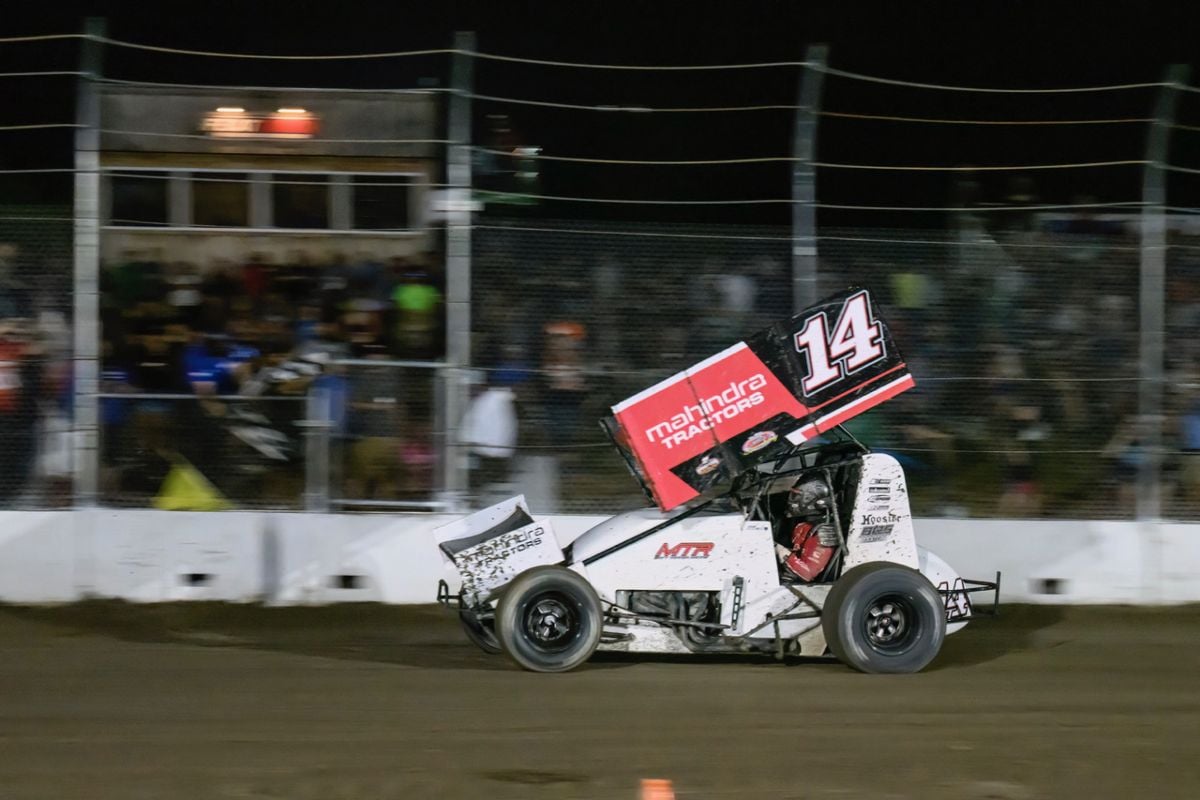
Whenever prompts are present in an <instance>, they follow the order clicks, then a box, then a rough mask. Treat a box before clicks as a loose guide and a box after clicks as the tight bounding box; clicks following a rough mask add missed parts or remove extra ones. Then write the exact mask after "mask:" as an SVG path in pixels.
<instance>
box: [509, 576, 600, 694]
mask: <svg viewBox="0 0 1200 800" xmlns="http://www.w3.org/2000/svg"><path fill="white" fill-rule="evenodd" d="M603 627H604V625H603V615H602V613H601V610H600V598H599V597H598V596H597V595H596V590H595V589H593V588H592V585H591V584H590V583H588V582H587V581H586V580H585V579H584V578H583V577H582V576H580V575H579V573H577V572H572V571H571V570H569V569H566V568H564V567H557V566H555V567H535V568H534V569H531V570H528V571H526V572H523V573H521V574H520V575H518V576H517V578H516V580H514V581H513V582H512V583H511V584H509V585H508V587H507V588H506V589H505V591H504V597H503V598H502V599H501V600H500V606H499V608H497V609H496V635H497V638H498V639H499V640H500V645H501V646H502V647H503V648H504V651H505V652H506V653H508V655H509V657H510V658H511V659H512V660H513V661H515V662H517V664H518V665H520V666H522V667H524V668H525V669H528V670H532V671H533V672H566V671H567V670H572V669H575V667H578V666H579V665H580V664H582V663H583V662H585V661H587V660H588V658H590V657H591V655H592V653H593V652H595V650H596V645H598V644H599V643H600V633H601V631H602V630H603Z"/></svg>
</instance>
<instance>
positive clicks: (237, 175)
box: [192, 172, 250, 228]
mask: <svg viewBox="0 0 1200 800" xmlns="http://www.w3.org/2000/svg"><path fill="white" fill-rule="evenodd" d="M249 198H250V184H249V182H248V180H247V176H246V174H245V173H242V172H195V173H192V221H193V222H194V223H195V224H196V225H213V226H217V227H222V228H244V227H247V226H248V225H249V224H250V200H249Z"/></svg>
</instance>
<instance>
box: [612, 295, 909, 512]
mask: <svg viewBox="0 0 1200 800" xmlns="http://www.w3.org/2000/svg"><path fill="white" fill-rule="evenodd" d="M915 385H916V384H915V382H914V380H913V377H912V375H911V374H909V371H908V367H907V365H906V364H905V363H904V359H903V358H902V357H901V355H900V351H899V350H898V349H897V347H896V345H895V342H893V341H892V338H891V334H890V332H889V330H888V327H887V325H886V323H885V322H884V321H883V319H882V318H881V317H880V316H879V313H878V309H877V307H876V306H875V303H874V300H873V298H872V296H871V293H870V292H869V291H868V290H866V289H861V288H851V289H848V290H846V291H844V292H840V293H838V294H836V295H833V296H831V297H827V298H825V299H824V300H822V301H820V302H818V303H816V304H815V305H813V306H810V307H809V308H806V309H804V311H802V312H800V313H799V314H797V315H795V316H794V317H792V318H791V319H789V320H785V321H781V322H779V323H776V324H775V325H772V326H771V327H769V328H767V329H765V330H762V331H759V332H758V333H757V334H755V335H754V336H751V337H750V338H748V339H746V340H745V341H741V342H738V343H737V344H735V345H733V346H732V347H729V348H727V349H725V350H722V351H721V352H720V353H717V354H716V355H714V356H711V357H709V358H706V359H704V360H703V361H701V362H699V363H698V364H695V365H693V366H691V367H689V368H688V369H685V370H683V371H682V372H678V373H676V374H674V375H672V376H671V377H669V378H667V379H666V380H663V381H661V382H659V383H657V384H655V385H654V386H651V387H650V388H648V389H645V390H644V391H641V392H639V393H638V394H635V395H634V396H632V397H629V398H627V399H625V400H623V401H621V402H620V403H618V404H617V405H615V406H613V407H612V411H613V416H612V417H611V418H610V419H608V420H605V422H604V427H605V429H606V430H607V431H608V433H609V435H610V436H611V437H612V439H613V441H614V443H615V444H616V445H617V447H618V448H619V449H620V450H621V453H622V455H623V456H624V457H625V458H626V460H627V461H628V462H629V464H630V467H631V468H632V469H633V472H634V474H635V475H637V477H638V478H639V480H640V481H641V482H642V485H643V488H645V489H646V491H647V493H648V494H649V495H650V496H651V497H652V498H653V499H654V501H655V502H656V503H657V504H658V506H659V507H660V508H662V509H663V510H664V511H665V510H670V509H672V508H675V507H676V506H678V505H681V504H682V503H685V502H687V501H688V500H691V499H692V498H694V497H696V496H698V495H700V494H701V493H703V492H704V491H706V490H708V489H710V488H712V487H713V486H715V485H717V484H720V483H723V482H725V481H728V480H730V479H732V478H733V477H735V476H736V475H738V474H740V473H742V472H744V471H746V470H748V469H751V468H753V467H754V466H755V465H756V464H759V463H761V462H763V461H765V460H767V459H769V458H772V457H774V456H776V455H778V454H779V453H780V452H782V451H784V450H786V449H787V448H789V447H790V446H793V445H797V444H801V443H803V442H805V441H807V440H809V439H813V438H816V437H817V436H819V435H820V434H821V433H823V432H825V431H828V430H830V429H831V428H834V427H836V426H837V425H840V424H841V423H843V422H845V421H847V420H849V419H851V418H853V417H855V416H857V415H858V414H861V413H863V412H864V411H867V410H868V409H870V408H873V407H875V406H877V405H879V404H880V403H882V402H884V401H885V400H888V399H890V398H892V397H895V396H896V395H897V394H900V393H901V392H904V391H906V390H908V389H911V388H913V386H915Z"/></svg>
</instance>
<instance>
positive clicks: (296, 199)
mask: <svg viewBox="0 0 1200 800" xmlns="http://www.w3.org/2000/svg"><path fill="white" fill-rule="evenodd" d="M271 195H272V201H273V203H274V205H275V219H274V224H275V227H276V228H328V227H329V182H328V179H327V178H326V176H325V175H304V174H298V173H287V172H281V173H277V174H276V175H274V176H273V179H272V186H271Z"/></svg>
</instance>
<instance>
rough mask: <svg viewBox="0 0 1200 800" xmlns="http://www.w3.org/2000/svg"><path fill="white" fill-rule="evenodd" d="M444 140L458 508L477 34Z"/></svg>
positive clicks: (450, 419)
mask: <svg viewBox="0 0 1200 800" xmlns="http://www.w3.org/2000/svg"><path fill="white" fill-rule="evenodd" d="M454 48H455V51H454V55H453V57H452V61H451V66H450V97H449V109H448V115H447V125H446V134H447V135H446V138H447V139H449V140H450V144H449V145H448V149H447V154H446V182H447V183H448V184H449V191H450V192H451V194H452V196H455V195H456V196H458V197H459V199H460V200H462V202H458V203H452V204H451V209H450V210H449V211H448V213H447V218H446V362H447V364H448V365H449V366H448V368H447V369H446V370H445V372H444V373H443V374H444V381H445V383H444V384H443V392H442V401H443V403H444V406H443V409H442V417H441V419H442V458H441V465H442V481H441V482H442V491H443V494H444V498H443V499H444V500H445V502H446V503H447V504H448V506H449V507H450V508H452V509H457V508H458V507H459V506H460V505H461V503H462V498H463V497H464V496H465V494H466V488H467V481H466V464H465V460H464V459H465V456H466V454H465V453H463V452H462V450H461V448H459V447H457V446H456V445H457V441H458V426H459V424H460V423H461V421H462V418H463V414H464V413H465V412H466V406H467V400H468V398H467V395H466V391H467V390H466V374H467V369H468V368H469V367H470V365H471V210H470V207H471V203H470V202H469V201H470V199H471V198H470V194H471V97H470V95H471V92H472V90H473V83H474V56H472V55H470V53H472V52H473V51H474V50H475V34H474V33H471V32H468V31H459V32H458V33H456V34H455V35H454Z"/></svg>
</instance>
